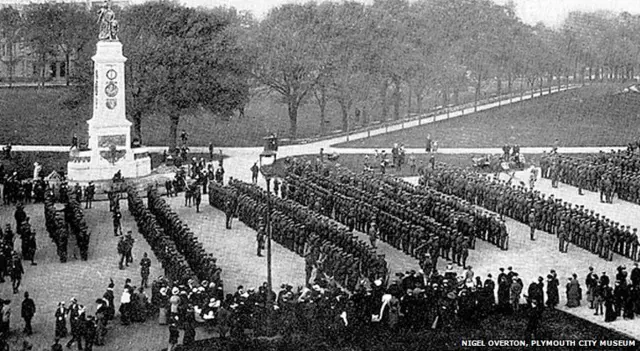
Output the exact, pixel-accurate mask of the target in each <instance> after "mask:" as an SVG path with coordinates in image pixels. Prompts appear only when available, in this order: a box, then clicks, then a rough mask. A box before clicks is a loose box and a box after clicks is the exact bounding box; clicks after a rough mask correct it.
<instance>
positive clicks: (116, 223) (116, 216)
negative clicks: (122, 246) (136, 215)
mask: <svg viewBox="0 0 640 351" xmlns="http://www.w3.org/2000/svg"><path fill="white" fill-rule="evenodd" d="M121 219H122V214H121V213H120V209H118V208H116V209H114V211H113V235H114V236H119V235H121V234H122V225H121V224H120V220H121Z"/></svg>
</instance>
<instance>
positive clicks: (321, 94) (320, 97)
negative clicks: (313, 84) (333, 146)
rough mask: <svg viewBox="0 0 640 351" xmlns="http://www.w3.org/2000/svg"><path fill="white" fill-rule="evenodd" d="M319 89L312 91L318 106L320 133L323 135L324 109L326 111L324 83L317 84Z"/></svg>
mask: <svg viewBox="0 0 640 351" xmlns="http://www.w3.org/2000/svg"><path fill="white" fill-rule="evenodd" d="M318 87H319V88H320V89H319V91H314V92H313V95H314V96H315V97H316V101H317V102H318V107H319V108H320V135H325V133H326V132H327V131H326V126H327V123H326V121H325V120H326V111H327V88H326V87H325V85H324V84H320V85H319V86H318Z"/></svg>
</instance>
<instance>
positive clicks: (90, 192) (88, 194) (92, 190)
mask: <svg viewBox="0 0 640 351" xmlns="http://www.w3.org/2000/svg"><path fill="white" fill-rule="evenodd" d="M95 194H96V186H95V185H93V182H89V185H87V189H86V190H85V191H84V195H85V205H84V208H91V205H92V203H93V197H94V196H95Z"/></svg>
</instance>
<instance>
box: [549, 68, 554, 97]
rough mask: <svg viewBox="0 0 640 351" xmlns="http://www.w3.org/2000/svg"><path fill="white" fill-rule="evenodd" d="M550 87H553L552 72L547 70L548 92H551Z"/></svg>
mask: <svg viewBox="0 0 640 351" xmlns="http://www.w3.org/2000/svg"><path fill="white" fill-rule="evenodd" d="M551 88H553V72H549V94H551Z"/></svg>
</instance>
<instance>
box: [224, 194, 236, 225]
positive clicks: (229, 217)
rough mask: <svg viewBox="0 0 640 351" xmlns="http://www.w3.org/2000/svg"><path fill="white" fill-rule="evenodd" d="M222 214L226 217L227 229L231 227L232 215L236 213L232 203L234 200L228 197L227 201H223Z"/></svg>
mask: <svg viewBox="0 0 640 351" xmlns="http://www.w3.org/2000/svg"><path fill="white" fill-rule="evenodd" d="M224 207H225V208H224V214H225V217H226V222H225V223H226V228H227V229H231V223H232V222H233V216H234V215H235V213H236V207H237V206H236V205H235V204H234V201H233V200H232V199H231V198H229V199H227V201H226V202H225V206H224Z"/></svg>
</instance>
